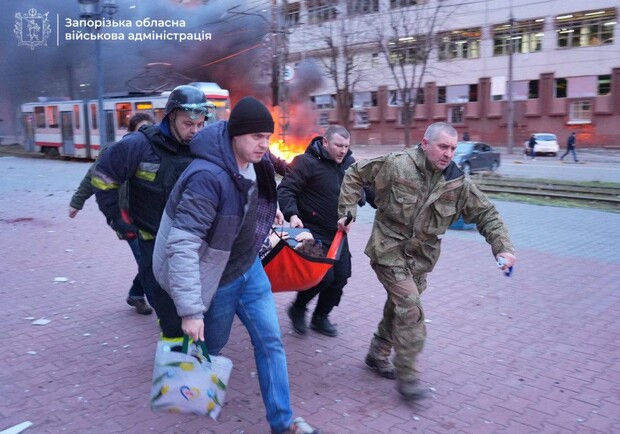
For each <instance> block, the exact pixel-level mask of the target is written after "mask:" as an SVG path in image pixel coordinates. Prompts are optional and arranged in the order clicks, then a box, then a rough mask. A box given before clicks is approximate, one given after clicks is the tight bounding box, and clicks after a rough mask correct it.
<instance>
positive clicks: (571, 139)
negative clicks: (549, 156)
mask: <svg viewBox="0 0 620 434" xmlns="http://www.w3.org/2000/svg"><path fill="white" fill-rule="evenodd" d="M576 142H577V139H576V134H575V132H574V131H573V132H572V133H570V136H568V140H567V141H566V152H564V155H562V156H561V157H560V161H563V160H564V157H566V156H567V155H568V153H569V152H572V154H573V160H575V163H577V162H579V160H578V159H577V153H576V152H575V145H576V144H577V143H576Z"/></svg>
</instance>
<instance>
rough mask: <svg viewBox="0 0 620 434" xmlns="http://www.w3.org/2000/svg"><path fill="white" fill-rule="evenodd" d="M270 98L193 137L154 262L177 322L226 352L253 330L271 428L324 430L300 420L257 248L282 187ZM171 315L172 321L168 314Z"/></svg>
mask: <svg viewBox="0 0 620 434" xmlns="http://www.w3.org/2000/svg"><path fill="white" fill-rule="evenodd" d="M273 130H274V122H273V118H272V116H271V113H269V110H268V109H267V107H265V105H264V104H263V103H262V102H260V101H259V100H257V99H256V98H254V97H245V98H242V99H241V100H240V101H239V102H238V103H237V104H236V105H235V107H234V108H233V110H232V111H231V113H230V118H229V121H220V122H218V123H215V124H211V125H208V126H207V127H205V128H204V129H203V130H202V131H200V132H199V133H198V134H197V135H196V137H195V138H194V139H193V140H192V142H191V144H190V148H191V151H192V153H193V154H194V155H195V157H196V159H195V160H194V161H193V162H192V163H191V164H190V165H189V166H188V168H187V170H186V171H185V172H184V173H183V175H182V176H181V177H180V178H179V181H178V182H177V184H176V186H175V187H174V189H173V191H172V193H171V195H170V199H169V200H168V204H167V205H166V210H165V212H164V215H163V217H162V221H161V225H160V228H159V232H158V233H157V240H156V243H155V251H154V255H153V269H154V271H155V273H156V276H157V280H158V281H159V283H160V284H161V285H162V287H163V288H164V289H165V290H166V292H167V293H168V294H169V296H170V297H171V298H172V300H174V305H175V306H176V311H175V312H168V314H170V315H172V314H174V317H175V318H174V322H175V323H177V321H178V318H179V317H180V323H179V325H180V328H181V329H182V330H176V334H174V335H169V334H166V335H165V336H167V337H178V336H182V335H183V333H185V334H186V335H188V336H189V337H191V338H192V339H193V340H194V341H204V342H205V344H206V346H207V349H208V351H209V353H211V354H219V353H220V351H221V350H222V349H223V348H224V346H225V345H226V344H227V342H228V339H229V337H230V332H231V328H232V325H233V319H234V317H235V315H236V316H237V317H239V319H240V320H241V323H242V324H243V325H244V326H245V328H246V329H247V331H248V333H249V334H250V338H251V342H252V346H253V348H254V360H255V362H256V368H257V372H258V381H259V385H260V390H261V395H262V398H263V403H264V405H265V408H266V413H267V421H268V422H269V425H270V427H271V432H272V433H278V434H281V433H282V434H283V433H287V434H303V433H306V434H318V433H320V430H318V429H315V428H312V427H311V426H310V425H308V424H307V423H306V422H305V421H304V420H303V419H301V418H295V419H293V413H292V409H291V403H290V390H289V379H288V370H287V363H286V353H285V351H284V344H283V343H282V336H281V331H280V326H279V324H278V314H277V311H276V305H275V301H274V297H273V293H272V292H271V284H270V283H269V279H268V278H267V275H266V274H265V270H264V269H263V266H262V263H261V261H260V259H259V258H258V255H257V253H258V251H259V249H260V247H261V246H262V245H263V242H264V240H265V238H266V237H267V235H268V231H269V230H270V228H271V226H272V225H273V223H274V218H275V217H276V211H277V198H276V196H277V193H276V181H275V173H274V167H273V165H272V163H271V159H270V156H269V155H268V150H269V138H270V136H271V134H272V133H273ZM167 321H168V322H171V319H167Z"/></svg>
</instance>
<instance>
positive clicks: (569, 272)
mask: <svg viewBox="0 0 620 434" xmlns="http://www.w3.org/2000/svg"><path fill="white" fill-rule="evenodd" d="M26 161H29V162H28V163H24V160H20V159H7V158H0V240H1V241H0V245H1V246H2V261H0V297H1V299H2V303H1V304H0V315H2V317H3V318H4V326H5V332H4V338H3V340H2V357H0V373H1V374H0V375H1V378H2V381H1V382H0V432H1V430H3V429H6V428H8V427H10V426H13V425H16V424H18V423H21V422H24V421H31V422H32V423H33V426H32V427H31V428H29V429H27V430H26V431H25V433H28V434H39V433H80V434H82V433H135V434H139V433H149V432H150V433H166V434H172V433H178V434H193V433H216V434H225V433H226V434H228V433H237V434H240V433H246V434H259V433H261V434H262V433H268V432H269V428H268V425H267V423H266V421H265V419H264V408H263V405H262V401H261V399H260V393H259V388H258V381H257V378H256V371H255V364H254V360H253V354H252V351H251V344H250V342H249V338H248V336H247V333H246V332H245V329H243V327H241V326H240V325H239V323H236V324H235V326H234V330H233V334H232V336H231V340H230V343H229V345H228V346H227V347H226V348H225V350H224V354H225V355H226V356H228V357H230V358H231V359H232V360H233V361H234V363H235V368H234V371H233V375H232V378H231V382H230V390H229V393H228V396H227V403H226V405H225V408H224V410H223V411H222V414H221V417H220V420H219V421H218V422H214V421H212V420H210V419H208V418H206V417H198V416H192V415H184V414H169V413H161V412H152V411H151V410H150V409H149V407H148V394H149V390H150V379H151V374H152V363H153V353H154V346H155V342H156V339H157V333H158V329H157V325H156V323H155V318H154V317H153V316H151V317H145V316H141V315H137V314H135V313H134V312H133V311H132V309H131V308H130V307H129V306H127V305H126V304H125V301H124V298H125V296H126V291H127V289H128V287H129V284H130V281H131V279H132V277H133V275H134V274H135V271H136V270H135V268H136V267H135V264H134V262H133V259H132V256H131V253H130V251H129V249H128V247H127V245H126V243H125V242H119V241H118V240H117V239H116V237H115V235H114V234H113V233H112V231H110V230H109V229H108V228H107V227H106V225H105V222H104V218H103V217H102V215H101V214H100V213H99V212H98V210H97V209H96V204H95V202H94V201H90V202H88V203H87V205H86V207H85V210H84V211H82V212H81V213H80V214H78V216H77V217H76V219H74V220H71V219H69V218H68V217H67V204H68V201H69V198H70V196H71V194H72V193H73V189H74V188H75V187H76V186H77V184H78V183H79V181H80V179H81V176H82V175H83V174H84V172H85V170H86V168H87V167H88V165H85V164H79V163H74V162H60V161H44V160H26ZM498 206H499V208H500V210H501V211H502V213H503V215H504V217H505V219H506V221H507V223H508V224H509V227H510V228H511V232H513V233H514V234H515V244H516V245H517V248H518V255H519V263H518V265H517V267H516V268H515V274H514V276H513V277H511V278H506V277H504V276H503V275H502V274H501V273H500V272H499V271H498V270H497V268H496V267H495V265H494V262H493V258H492V257H491V254H490V250H489V248H488V246H487V245H486V244H485V243H484V240H483V239H482V237H480V236H474V235H472V234H471V233H470V232H455V231H449V232H448V234H447V235H446V236H445V238H444V243H443V244H444V245H443V256H442V258H441V259H440V261H439V264H438V265H437V267H436V270H435V271H434V272H433V273H432V275H431V277H430V279H429V288H428V290H427V292H426V293H425V294H424V297H423V301H424V303H425V308H426V311H427V317H428V331H429V336H428V340H427V346H426V348H425V351H424V353H423V354H422V357H421V361H420V366H419V368H420V370H421V379H422V381H423V383H424V385H426V386H427V387H428V388H429V391H430V395H431V396H430V398H429V399H427V400H425V401H423V402H421V403H420V404H418V405H415V406H411V405H407V404H405V403H403V402H402V401H400V399H399V398H398V395H397V392H396V391H395V389H394V384H395V383H394V382H393V381H390V380H386V379H381V378H379V377H377V376H376V375H375V374H374V373H373V372H371V371H369V370H367V369H366V368H365V367H364V365H363V357H364V355H365V353H366V350H367V345H368V343H369V340H370V338H371V336H372V333H373V331H374V329H375V327H376V323H377V322H378V320H379V319H380V315H381V310H382V305H383V302H384V299H385V296H384V292H383V290H382V289H381V288H379V286H378V283H377V281H376V279H375V277H374V274H373V273H372V271H371V270H370V269H369V267H368V265H367V260H366V257H365V256H364V255H363V253H362V250H363V247H364V244H365V242H366V239H367V237H368V234H369V232H370V224H369V223H368V221H369V217H368V216H367V215H366V217H365V218H362V219H360V220H359V221H358V223H356V225H355V227H354V228H353V233H352V234H351V236H350V242H351V250H352V253H353V255H354V258H353V277H352V278H351V280H350V283H349V285H348V286H347V287H346V288H345V295H344V298H343V301H342V303H341V306H339V307H338V308H336V309H335V310H334V312H333V314H332V319H333V321H335V322H337V323H338V328H339V331H340V335H339V336H338V337H336V338H328V337H324V336H322V335H318V334H316V333H314V332H312V331H309V334H308V335H307V336H305V337H299V336H297V335H295V334H293V333H291V327H290V324H289V321H288V318H287V317H286V313H285V309H286V306H287V304H288V303H289V302H290V300H291V299H292V294H277V295H276V302H277V305H278V311H279V314H280V323H281V327H282V331H283V333H284V341H285V345H286V350H287V354H288V361H289V372H290V377H291V392H292V404H293V408H294V410H295V413H296V415H300V416H303V417H305V418H306V419H307V420H309V421H311V422H312V423H314V424H317V425H319V426H321V427H322V428H323V429H324V431H325V432H326V433H331V434H347V433H362V434H374V433H395V434H405V433H412V432H419V433H437V434H438V433H472V434H473V433H476V434H479V433H510V434H512V433H519V434H521V433H568V432H570V433H616V432H620V420H619V415H620V365H619V363H618V361H619V360H620V327H619V323H620V292H619V291H618V289H619V284H618V282H619V281H620V267H619V265H620V258H619V253H618V249H617V247H616V246H617V241H618V240H619V239H620V225H618V215H617V214H611V213H601V212H597V211H586V210H570V209H563V208H551V207H537V206H529V205H523V204H509V203H504V202H499V203H498ZM562 228H567V229H566V230H564V231H563V230H562ZM579 228H582V229H583V231H582V232H580V233H577V231H579ZM586 228H589V230H588V232H587V236H586V235H585V234H584V233H583V232H585V229H586ZM553 229H554V230H553ZM614 240H615V241H614ZM57 277H66V278H67V282H60V283H55V282H54V280H55V278H57ZM40 318H45V319H48V320H50V322H49V323H48V324H46V325H39V326H37V325H33V324H32V323H33V321H34V320H37V319H40Z"/></svg>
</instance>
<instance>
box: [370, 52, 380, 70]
mask: <svg viewBox="0 0 620 434" xmlns="http://www.w3.org/2000/svg"><path fill="white" fill-rule="evenodd" d="M378 66H379V53H372V54H371V55H370V67H371V68H377V67H378Z"/></svg>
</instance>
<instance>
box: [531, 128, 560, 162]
mask: <svg viewBox="0 0 620 434" xmlns="http://www.w3.org/2000/svg"><path fill="white" fill-rule="evenodd" d="M534 138H535V139H536V146H534V152H535V153H536V154H537V155H540V154H546V155H552V156H554V157H555V156H556V155H558V152H560V145H558V138H557V137H556V136H555V134H551V133H536V134H534ZM529 142H530V139H529V137H528V138H527V140H525V141H524V142H523V152H524V153H525V155H529V154H530V145H529Z"/></svg>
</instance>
